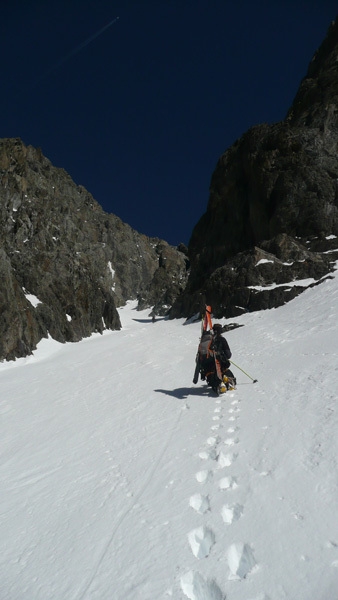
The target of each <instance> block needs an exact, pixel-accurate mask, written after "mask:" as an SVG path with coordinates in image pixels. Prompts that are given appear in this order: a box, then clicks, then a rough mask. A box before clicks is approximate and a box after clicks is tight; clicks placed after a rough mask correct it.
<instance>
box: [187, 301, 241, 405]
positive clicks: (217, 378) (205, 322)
mask: <svg viewBox="0 0 338 600" xmlns="http://www.w3.org/2000/svg"><path fill="white" fill-rule="evenodd" d="M211 312H212V311H211V306H209V305H206V307H205V314H204V315H202V323H201V337H200V342H199V345H198V350H197V354H196V366H195V372H194V377H193V383H195V384H196V383H197V382H198V378H199V375H201V379H202V380H207V382H208V384H209V385H211V386H212V389H213V390H214V391H215V392H217V393H219V392H220V391H223V390H222V389H221V388H222V387H225V388H226V389H229V387H230V386H234V385H235V384H236V380H235V378H233V381H232V380H231V379H229V378H228V377H227V376H226V375H223V373H222V365H221V361H220V357H219V353H218V352H217V350H216V349H215V348H214V347H213V342H214V335H213V333H212V331H211V330H212V329H213V326H212V318H211ZM231 375H232V374H231ZM224 384H225V385H224ZM226 389H224V391H226ZM231 389H233V388H231Z"/></svg>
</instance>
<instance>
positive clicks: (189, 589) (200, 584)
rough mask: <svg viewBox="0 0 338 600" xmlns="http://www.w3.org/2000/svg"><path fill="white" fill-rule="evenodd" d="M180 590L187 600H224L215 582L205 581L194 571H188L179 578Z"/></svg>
mask: <svg viewBox="0 0 338 600" xmlns="http://www.w3.org/2000/svg"><path fill="white" fill-rule="evenodd" d="M181 589H182V592H183V594H184V595H185V596H186V597H187V598H189V600H225V596H224V594H223V593H222V592H221V590H220V588H219V587H218V585H217V583H216V582H215V581H213V580H210V579H207V580H205V579H204V578H203V577H202V575H200V573H196V572H195V571H188V573H186V574H185V575H183V576H182V577H181Z"/></svg>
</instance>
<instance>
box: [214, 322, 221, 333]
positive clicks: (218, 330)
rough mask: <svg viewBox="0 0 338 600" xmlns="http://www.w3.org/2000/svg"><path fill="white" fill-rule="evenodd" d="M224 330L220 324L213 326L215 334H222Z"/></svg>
mask: <svg viewBox="0 0 338 600" xmlns="http://www.w3.org/2000/svg"><path fill="white" fill-rule="evenodd" d="M222 329H223V327H222V325H221V324H220V323H215V325H213V330H214V333H217V334H221V333H222Z"/></svg>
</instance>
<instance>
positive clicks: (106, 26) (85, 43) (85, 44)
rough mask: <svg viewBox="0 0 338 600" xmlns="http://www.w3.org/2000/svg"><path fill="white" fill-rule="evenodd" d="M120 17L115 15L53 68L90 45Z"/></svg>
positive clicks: (54, 67)
mask: <svg viewBox="0 0 338 600" xmlns="http://www.w3.org/2000/svg"><path fill="white" fill-rule="evenodd" d="M118 19H119V17H115V19H113V20H112V21H109V23H107V25H105V26H104V27H101V29H99V31H97V32H96V33H93V34H92V35H90V36H89V38H87V39H86V40H85V41H84V42H82V44H79V45H78V46H76V48H74V50H72V51H71V52H69V54H67V55H66V56H64V57H63V58H61V59H60V60H59V61H58V62H57V63H56V64H55V65H54V66H53V67H52V69H56V68H58V67H60V65H62V64H63V63H65V62H66V61H67V60H68V59H69V58H71V57H72V56H74V55H75V54H77V53H78V52H80V51H81V50H82V48H85V47H86V46H88V44H90V43H91V42H93V41H94V40H95V39H96V38H97V37H99V35H101V33H103V32H104V31H106V29H108V27H111V25H113V24H114V23H116V21H117V20H118Z"/></svg>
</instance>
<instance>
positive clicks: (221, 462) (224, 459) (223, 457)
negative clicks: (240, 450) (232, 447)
mask: <svg viewBox="0 0 338 600" xmlns="http://www.w3.org/2000/svg"><path fill="white" fill-rule="evenodd" d="M236 458H237V454H232V453H231V452H229V453H228V454H224V452H222V450H221V452H220V453H219V455H218V457H217V463H218V468H219V469H224V467H230V465H232V463H233V462H234V460H235V459H236Z"/></svg>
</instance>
